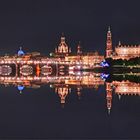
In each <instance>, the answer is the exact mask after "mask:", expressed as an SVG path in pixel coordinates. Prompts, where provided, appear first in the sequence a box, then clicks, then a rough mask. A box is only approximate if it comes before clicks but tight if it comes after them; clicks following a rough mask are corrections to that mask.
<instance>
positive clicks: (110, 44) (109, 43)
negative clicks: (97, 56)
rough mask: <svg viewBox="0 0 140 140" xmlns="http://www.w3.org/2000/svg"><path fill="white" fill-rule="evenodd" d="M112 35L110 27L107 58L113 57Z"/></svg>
mask: <svg viewBox="0 0 140 140" xmlns="http://www.w3.org/2000/svg"><path fill="white" fill-rule="evenodd" d="M112 52H113V49H112V35H111V30H110V27H108V32H107V41H106V58H109V57H112Z"/></svg>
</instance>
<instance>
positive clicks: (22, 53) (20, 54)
mask: <svg viewBox="0 0 140 140" xmlns="http://www.w3.org/2000/svg"><path fill="white" fill-rule="evenodd" d="M24 54H25V53H24V51H23V50H22V47H20V49H19V51H18V56H22V55H24Z"/></svg>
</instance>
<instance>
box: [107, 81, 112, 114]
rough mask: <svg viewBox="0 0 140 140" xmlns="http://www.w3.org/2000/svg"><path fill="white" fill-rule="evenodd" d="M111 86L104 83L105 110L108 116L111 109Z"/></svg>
mask: <svg viewBox="0 0 140 140" xmlns="http://www.w3.org/2000/svg"><path fill="white" fill-rule="evenodd" d="M111 86H112V84H111V83H106V101H107V109H108V113H109V114H110V111H111V108H112V87H111Z"/></svg>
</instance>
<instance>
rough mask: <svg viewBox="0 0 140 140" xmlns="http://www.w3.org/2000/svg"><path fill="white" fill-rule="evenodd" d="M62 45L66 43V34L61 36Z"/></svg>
mask: <svg viewBox="0 0 140 140" xmlns="http://www.w3.org/2000/svg"><path fill="white" fill-rule="evenodd" d="M61 43H65V36H64V33H62V36H61Z"/></svg>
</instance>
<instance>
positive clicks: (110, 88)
mask: <svg viewBox="0 0 140 140" xmlns="http://www.w3.org/2000/svg"><path fill="white" fill-rule="evenodd" d="M30 71H31V69H30ZM30 71H29V72H30ZM23 73H24V74H22V75H21V76H13V77H12V76H5V75H4V76H1V77H0V84H3V85H5V86H6V87H7V85H10V86H16V87H17V89H18V90H19V92H20V93H24V91H23V90H24V89H25V88H40V87H41V86H42V85H47V84H49V85H50V88H52V89H54V91H55V93H57V95H58V96H59V98H60V103H61V105H62V106H63V107H64V104H65V102H67V96H69V94H70V93H71V92H72V89H76V92H77V95H78V97H79V99H80V96H81V92H82V89H84V88H87V89H88V88H92V89H96V90H98V88H99V87H100V86H105V91H104V93H105V94H106V99H105V100H106V109H107V110H108V113H109V114H110V112H111V110H112V100H113V99H112V97H113V94H117V95H118V98H119V99H121V96H122V95H126V96H127V95H140V83H139V82H138V83H134V82H131V81H128V80H126V79H125V76H123V77H124V79H123V80H121V81H117V80H116V79H114V80H112V81H111V82H108V78H109V77H110V75H109V74H104V73H95V72H81V71H74V72H73V71H69V72H66V73H63V74H62V73H57V74H55V75H44V76H43V75H42V76H28V74H25V73H27V72H26V71H25V69H24V71H23Z"/></svg>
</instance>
